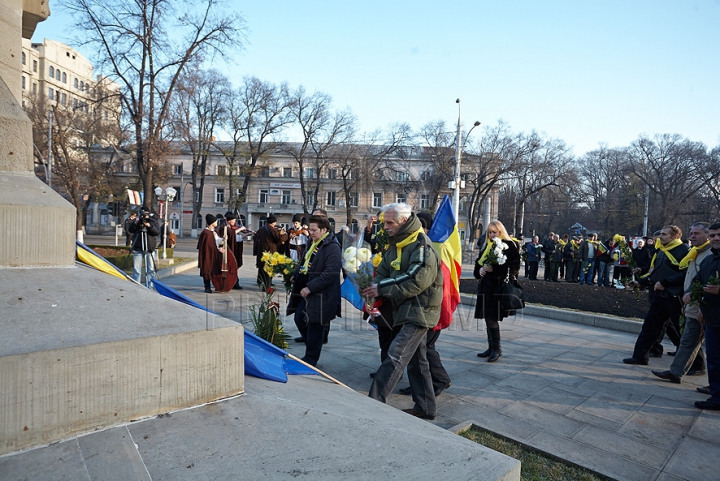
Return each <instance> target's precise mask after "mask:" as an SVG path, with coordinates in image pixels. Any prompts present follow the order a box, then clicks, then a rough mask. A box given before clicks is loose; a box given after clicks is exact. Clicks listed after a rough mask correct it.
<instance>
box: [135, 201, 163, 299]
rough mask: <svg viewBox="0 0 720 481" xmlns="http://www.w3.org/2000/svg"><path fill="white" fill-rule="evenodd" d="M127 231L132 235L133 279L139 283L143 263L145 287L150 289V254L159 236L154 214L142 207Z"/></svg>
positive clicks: (153, 277)
mask: <svg viewBox="0 0 720 481" xmlns="http://www.w3.org/2000/svg"><path fill="white" fill-rule="evenodd" d="M128 231H129V232H130V233H131V234H133V240H132V250H133V279H135V280H136V281H138V282H140V278H141V275H140V270H141V269H142V265H143V261H145V286H146V287H150V285H151V284H152V280H153V279H155V260H154V259H153V255H152V254H153V252H155V247H156V246H157V237H158V235H160V227H159V226H158V223H157V220H155V214H153V213H152V212H150V210H149V209H148V208H147V207H142V208H141V209H140V212H139V214H138V216H137V217H136V218H135V220H134V221H133V222H132V223H131V224H130V226H129V227H128Z"/></svg>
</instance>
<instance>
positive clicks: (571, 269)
mask: <svg viewBox="0 0 720 481" xmlns="http://www.w3.org/2000/svg"><path fill="white" fill-rule="evenodd" d="M565 265H566V266H567V271H566V272H565V280H566V281H568V282H577V279H576V277H577V276H579V270H578V266H579V264H578V263H577V262H575V261H574V260H572V259H571V260H567V261H565Z"/></svg>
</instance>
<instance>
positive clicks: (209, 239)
mask: <svg viewBox="0 0 720 481" xmlns="http://www.w3.org/2000/svg"><path fill="white" fill-rule="evenodd" d="M197 249H198V267H199V268H200V276H201V277H202V278H203V279H206V280H210V278H212V276H216V275H218V274H220V255H221V254H222V253H221V252H220V250H219V249H218V247H217V243H216V242H215V234H214V233H213V231H212V230H210V229H208V228H205V229H203V230H202V233H201V234H200V238H199V239H198V243H197Z"/></svg>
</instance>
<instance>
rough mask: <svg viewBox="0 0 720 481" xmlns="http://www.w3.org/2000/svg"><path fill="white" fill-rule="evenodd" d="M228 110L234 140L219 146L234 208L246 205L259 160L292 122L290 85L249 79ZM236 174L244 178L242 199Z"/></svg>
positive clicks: (231, 206)
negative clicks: (289, 95)
mask: <svg viewBox="0 0 720 481" xmlns="http://www.w3.org/2000/svg"><path fill="white" fill-rule="evenodd" d="M228 110H229V111H228V116H227V121H226V122H225V130H227V131H229V132H230V134H231V136H232V140H231V141H230V142H229V143H222V144H220V143H218V144H216V146H217V147H218V148H219V149H220V151H221V152H222V154H223V155H224V156H225V161H226V162H227V166H228V174H229V175H228V188H229V191H230V197H229V200H228V206H229V207H230V208H231V209H233V208H238V207H239V206H240V204H242V203H243V202H245V200H246V196H247V189H248V186H249V185H250V181H251V180H252V178H253V174H254V173H255V169H256V167H257V166H258V161H259V160H260V159H261V158H262V157H263V156H264V155H265V153H267V152H268V151H269V150H271V149H273V148H275V142H273V141H278V140H279V139H278V136H279V135H280V133H281V132H282V131H283V129H284V128H285V127H286V126H287V125H288V124H290V122H292V118H291V116H290V115H289V100H288V89H287V85H286V84H281V85H274V84H272V83H269V82H263V81H261V80H259V79H258V78H256V77H246V78H245V79H243V84H242V85H241V86H240V88H238V89H237V90H235V91H233V93H232V95H231V96H230V102H229V108H228ZM236 174H237V176H243V185H242V188H241V189H240V195H239V196H236V195H235V191H236V190H237V189H236V187H235V181H236V179H237V177H236Z"/></svg>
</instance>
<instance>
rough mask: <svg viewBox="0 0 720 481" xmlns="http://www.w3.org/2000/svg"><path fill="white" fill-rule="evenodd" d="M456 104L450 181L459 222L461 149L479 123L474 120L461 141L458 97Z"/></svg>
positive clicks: (456, 216) (454, 208)
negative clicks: (453, 162) (452, 172)
mask: <svg viewBox="0 0 720 481" xmlns="http://www.w3.org/2000/svg"><path fill="white" fill-rule="evenodd" d="M455 103H456V104H458V122H457V136H456V137H457V142H456V146H455V178H454V180H453V182H452V187H453V188H454V189H455V190H454V192H453V210H454V211H455V221H456V222H457V223H458V224H459V223H460V189H461V188H462V187H464V182H463V181H462V180H461V175H460V166H461V164H462V150H463V148H464V147H465V142H467V139H468V138H470V132H472V131H473V129H474V128H475V127H477V126H479V125H480V122H479V121H477V120H476V121H475V123H474V124H473V126H472V128H471V129H470V130H469V131H468V134H467V136H465V142H462V120H461V118H460V99H457V100H456V101H455Z"/></svg>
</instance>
